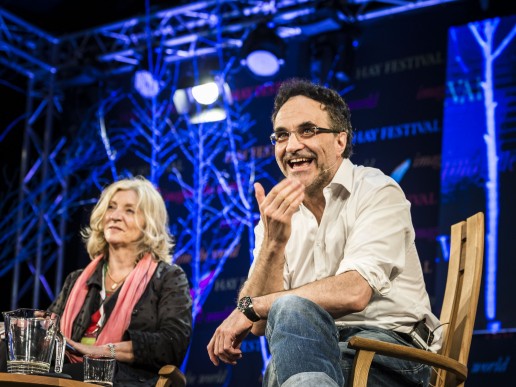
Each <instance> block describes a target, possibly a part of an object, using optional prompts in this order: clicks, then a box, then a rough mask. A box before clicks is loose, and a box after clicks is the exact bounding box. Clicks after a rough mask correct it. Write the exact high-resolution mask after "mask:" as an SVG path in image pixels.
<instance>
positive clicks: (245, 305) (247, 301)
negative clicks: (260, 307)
mask: <svg viewBox="0 0 516 387" xmlns="http://www.w3.org/2000/svg"><path fill="white" fill-rule="evenodd" d="M252 303H253V301H252V300H251V297H247V296H246V297H242V299H241V300H240V307H241V308H242V309H247V308H249V305H252Z"/></svg>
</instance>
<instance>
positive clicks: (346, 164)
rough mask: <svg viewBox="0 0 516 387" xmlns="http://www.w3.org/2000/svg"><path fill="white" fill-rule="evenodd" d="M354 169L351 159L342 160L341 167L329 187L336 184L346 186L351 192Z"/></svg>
mask: <svg viewBox="0 0 516 387" xmlns="http://www.w3.org/2000/svg"><path fill="white" fill-rule="evenodd" d="M353 169H354V165H353V163H352V162H351V161H350V160H349V159H344V160H342V163H341V164H340V167H339V169H337V172H336V173H335V176H333V180H332V181H331V183H330V184H329V185H328V187H332V186H333V185H334V184H336V185H340V186H342V187H344V188H345V189H346V190H347V191H348V192H351V188H352V186H353ZM336 188H337V187H336Z"/></svg>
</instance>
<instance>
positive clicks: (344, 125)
mask: <svg viewBox="0 0 516 387" xmlns="http://www.w3.org/2000/svg"><path fill="white" fill-rule="evenodd" d="M298 95H302V96H304V97H307V98H310V99H313V100H314V101H317V102H320V103H321V104H322V105H323V110H326V111H327V112H328V117H329V118H330V126H331V127H330V128H328V129H334V130H340V131H342V132H346V133H347V136H348V141H347V143H346V148H345V149H344V151H343V152H342V157H343V158H345V159H346V158H349V157H350V156H351V154H352V152H353V149H352V144H351V143H352V140H353V128H352V127H351V112H350V111H349V107H348V105H347V104H346V102H345V101H344V99H343V98H342V97H341V96H340V95H339V93H337V92H336V91H335V90H332V89H330V88H328V87H324V86H321V85H317V84H315V83H312V82H310V81H307V80H304V79H299V78H292V79H289V80H287V81H285V82H283V83H282V84H281V86H280V88H279V90H278V94H277V95H276V98H275V99H274V109H273V111H272V124H273V125H274V121H275V120H276V115H277V114H278V111H279V110H280V109H281V107H282V106H283V105H284V104H285V102H287V101H288V100H289V99H290V98H292V97H295V96H298Z"/></svg>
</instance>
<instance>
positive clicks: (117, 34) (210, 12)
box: [0, 0, 459, 308]
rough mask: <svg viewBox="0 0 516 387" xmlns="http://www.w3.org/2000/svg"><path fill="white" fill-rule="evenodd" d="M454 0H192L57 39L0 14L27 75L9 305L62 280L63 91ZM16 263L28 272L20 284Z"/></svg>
mask: <svg viewBox="0 0 516 387" xmlns="http://www.w3.org/2000/svg"><path fill="white" fill-rule="evenodd" d="M453 1H459V0H411V1H409V0H407V1H403V0H385V1H373V0H347V1H326V0H324V1H323V0H297V1H294V0H277V1H272V0H271V1H256V0H240V1H239V0H236V1H235V0H211V1H208V0H207V1H195V2H192V3H189V4H187V5H182V6H178V7H174V8H170V9H163V10H159V11H156V12H154V13H152V14H149V15H143V16H139V17H134V18H131V19H128V20H124V21H121V22H117V23H113V24H110V25H105V26H101V27H98V28H94V29H90V30H86V31H81V32H78V33H73V34H68V35H64V36H59V37H56V36H52V35H51V34H48V33H47V32H45V31H43V30H41V29H39V28H36V27H34V26H32V25H31V24H29V23H27V22H25V21H24V20H22V19H20V18H19V17H17V16H15V15H14V14H12V13H10V12H8V11H6V10H5V9H2V8H0V65H2V66H4V67H5V68H8V69H11V70H13V71H15V72H16V73H19V74H22V75H23V76H25V77H26V78H27V104H26V117H27V119H26V122H25V126H24V140H23V149H22V158H21V170H20V190H19V194H18V202H19V205H18V210H17V215H16V216H15V218H16V219H13V221H12V222H13V227H12V229H13V230H16V235H13V238H15V239H16V247H15V249H14V257H12V258H11V261H12V262H11V263H5V262H3V263H2V265H1V266H0V269H1V271H2V273H3V274H4V273H5V272H6V271H8V270H12V271H13V291H12V296H11V307H13V308H14V307H17V306H18V302H19V300H20V298H21V296H22V295H23V294H24V293H26V292H28V291H29V290H30V288H31V284H33V287H32V288H33V301H32V303H33V306H34V307H37V306H39V303H40V295H39V293H40V291H41V287H43V288H45V290H46V292H47V293H48V294H49V296H50V297H51V296H52V290H51V289H50V288H49V287H48V283H47V281H46V278H45V275H48V274H49V273H54V275H55V290H54V292H55V291H57V289H59V288H60V286H61V282H62V275H63V273H62V267H63V259H64V258H63V257H64V244H63V241H64V240H65V235H66V216H67V211H66V209H64V210H63V209H62V210H61V211H60V212H59V213H57V214H56V211H55V210H54V209H55V207H56V206H57V205H58V203H60V202H66V199H65V198H66V196H67V195H68V188H67V181H66V178H65V177H64V176H66V174H65V173H63V171H60V170H59V168H58V167H56V165H55V164H54V163H53V158H54V157H55V156H56V154H58V153H59V152H60V151H61V149H62V148H61V147H62V146H63V144H64V142H63V141H62V139H59V138H57V139H55V138H54V137H56V134H55V131H53V126H54V118H55V115H56V113H58V111H59V98H58V96H60V95H61V92H62V91H63V90H64V89H66V88H67V87H70V86H73V85H78V84H88V83H94V82H96V81H97V80H98V79H101V78H103V77H106V76H110V75H112V74H118V73H124V72H130V71H133V70H134V69H135V67H136V66H138V65H139V64H140V63H141V62H142V60H144V58H145V55H146V53H147V52H148V50H149V48H152V50H153V52H155V53H158V54H160V55H162V57H163V59H164V61H165V62H166V63H175V62H179V61H185V60H191V59H193V58H198V57H203V56H207V55H214V54H220V53H221V52H229V53H230V54H231V55H230V56H233V57H234V56H236V55H237V54H238V50H239V49H240V48H241V47H242V45H243V42H244V41H245V39H246V36H247V34H249V32H250V31H251V30H252V29H254V27H255V26H256V25H257V24H259V23H261V22H267V23H271V24H273V25H274V27H275V28H276V30H277V32H278V33H279V34H280V36H281V37H282V38H284V39H285V40H288V39H295V38H296V37H298V36H302V35H303V33H304V31H305V30H306V28H305V27H307V26H310V27H311V30H312V33H313V31H314V30H315V31H316V33H318V31H320V32H321V33H324V32H325V31H324V29H322V27H321V29H318V28H319V26H322V25H328V23H323V22H328V21H330V22H332V23H333V25H335V26H337V28H338V26H343V25H346V24H354V23H361V22H364V21H367V20H371V19H374V18H379V17H382V16H386V15H393V14H396V13H402V12H406V11H412V10H416V9H420V8H424V7H429V6H434V5H438V4H442V3H448V2H453ZM318 23H320V24H318ZM35 125H37V129H35ZM48 182H52V185H51V186H50V185H49V183H48ZM24 203H25V204H24ZM34 236H36V237H34ZM21 264H26V265H27V267H28V268H29V270H30V272H31V273H32V277H31V278H30V279H27V280H26V282H25V283H24V284H22V283H21V279H22V276H21V275H20V265H21Z"/></svg>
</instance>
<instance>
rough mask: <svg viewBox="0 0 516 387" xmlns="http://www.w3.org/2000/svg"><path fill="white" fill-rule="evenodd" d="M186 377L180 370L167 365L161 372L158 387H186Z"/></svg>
mask: <svg viewBox="0 0 516 387" xmlns="http://www.w3.org/2000/svg"><path fill="white" fill-rule="evenodd" d="M185 386H186V376H185V375H184V374H183V373H182V372H181V370H180V369H179V368H177V367H176V366H174V365H171V364H167V365H165V366H163V367H161V369H160V370H159V379H158V381H157V382H156V387H185Z"/></svg>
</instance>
